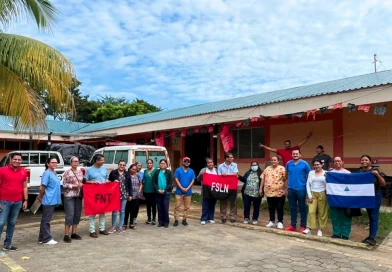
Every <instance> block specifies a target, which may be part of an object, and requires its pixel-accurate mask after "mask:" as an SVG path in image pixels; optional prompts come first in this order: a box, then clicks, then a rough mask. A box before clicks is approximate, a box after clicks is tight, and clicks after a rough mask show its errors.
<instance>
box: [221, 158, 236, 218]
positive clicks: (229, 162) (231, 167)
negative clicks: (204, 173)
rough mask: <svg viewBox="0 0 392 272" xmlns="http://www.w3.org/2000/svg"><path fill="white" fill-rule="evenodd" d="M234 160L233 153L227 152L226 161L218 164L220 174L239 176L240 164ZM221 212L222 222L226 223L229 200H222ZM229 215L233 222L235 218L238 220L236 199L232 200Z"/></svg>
mask: <svg viewBox="0 0 392 272" xmlns="http://www.w3.org/2000/svg"><path fill="white" fill-rule="evenodd" d="M233 161H234V157H233V154H232V153H230V152H227V153H226V154H225V162H224V163H222V164H220V165H219V166H218V175H222V176H228V175H233V176H237V175H238V166H237V164H236V163H234V162H233ZM220 214H221V219H222V223H226V221H227V200H221V201H220ZM229 216H230V222H231V223H234V222H235V220H237V202H236V200H233V201H230V214H229Z"/></svg>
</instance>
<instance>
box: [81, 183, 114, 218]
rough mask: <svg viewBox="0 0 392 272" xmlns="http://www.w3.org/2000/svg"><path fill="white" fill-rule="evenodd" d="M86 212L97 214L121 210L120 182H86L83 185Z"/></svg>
mask: <svg viewBox="0 0 392 272" xmlns="http://www.w3.org/2000/svg"><path fill="white" fill-rule="evenodd" d="M83 197H84V214H85V215H96V214H104V213H107V212H113V211H119V210H121V205H120V186H119V183H118V182H110V183H105V184H85V185H84V186H83Z"/></svg>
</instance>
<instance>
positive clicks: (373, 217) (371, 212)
mask: <svg viewBox="0 0 392 272" xmlns="http://www.w3.org/2000/svg"><path fill="white" fill-rule="evenodd" d="M375 198H376V206H375V207H374V209H366V211H367V213H368V216H369V222H370V228H369V236H370V237H372V238H376V236H377V231H378V218H379V215H380V207H381V202H382V195H381V192H376V196H375Z"/></svg>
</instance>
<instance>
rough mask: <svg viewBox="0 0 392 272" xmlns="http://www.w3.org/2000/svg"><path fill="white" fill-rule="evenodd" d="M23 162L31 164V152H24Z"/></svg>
mask: <svg viewBox="0 0 392 272" xmlns="http://www.w3.org/2000/svg"><path fill="white" fill-rule="evenodd" d="M22 164H25V165H26V164H29V153H22Z"/></svg>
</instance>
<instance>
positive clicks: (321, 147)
mask: <svg viewBox="0 0 392 272" xmlns="http://www.w3.org/2000/svg"><path fill="white" fill-rule="evenodd" d="M316 148H319V149H321V150H324V146H322V145H318V146H316Z"/></svg>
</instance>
